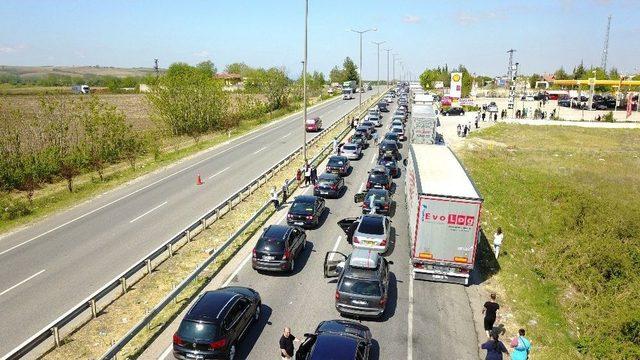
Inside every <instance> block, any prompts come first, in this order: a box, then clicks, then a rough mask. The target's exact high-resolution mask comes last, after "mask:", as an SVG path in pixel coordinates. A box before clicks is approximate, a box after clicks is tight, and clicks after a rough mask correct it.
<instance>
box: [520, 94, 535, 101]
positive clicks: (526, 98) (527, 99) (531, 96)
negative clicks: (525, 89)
mask: <svg viewBox="0 0 640 360" xmlns="http://www.w3.org/2000/svg"><path fill="white" fill-rule="evenodd" d="M520 100H522V101H534V100H535V99H534V98H533V95H523V96H522V97H521V98H520Z"/></svg>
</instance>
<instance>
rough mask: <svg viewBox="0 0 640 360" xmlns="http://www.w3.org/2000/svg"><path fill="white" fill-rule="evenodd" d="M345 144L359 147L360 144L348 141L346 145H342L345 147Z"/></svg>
mask: <svg viewBox="0 0 640 360" xmlns="http://www.w3.org/2000/svg"><path fill="white" fill-rule="evenodd" d="M345 146H355V147H358V144H356V143H352V142H348V143H345V144H344V145H342V147H343V148H344V147H345Z"/></svg>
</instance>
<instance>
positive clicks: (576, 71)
mask: <svg viewBox="0 0 640 360" xmlns="http://www.w3.org/2000/svg"><path fill="white" fill-rule="evenodd" d="M594 71H595V74H594ZM553 75H554V78H555V79H556V80H587V79H589V78H592V77H594V76H595V78H596V79H598V80H619V79H620V78H621V74H620V72H619V71H618V69H617V68H615V67H612V68H611V69H609V71H605V70H604V69H603V68H601V67H597V66H589V67H585V66H584V63H582V62H580V64H579V65H578V66H574V68H573V70H572V71H571V73H568V72H567V71H566V70H565V69H564V67H563V66H561V67H560V68H559V69H557V70H556V71H554V72H553ZM632 80H640V75H636V76H635V77H633V78H632ZM537 81H542V76H541V75H539V74H532V75H531V76H530V77H529V85H530V86H531V88H534V87H535V84H536V82H537ZM553 87H554V88H560V86H557V85H556V86H553ZM587 87H588V86H583V88H587ZM595 90H596V91H598V92H606V91H611V90H612V87H611V86H605V85H596V86H595Z"/></svg>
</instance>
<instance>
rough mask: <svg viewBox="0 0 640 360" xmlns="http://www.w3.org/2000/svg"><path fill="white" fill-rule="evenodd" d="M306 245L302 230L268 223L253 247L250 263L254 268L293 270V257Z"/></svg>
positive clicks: (305, 237)
mask: <svg viewBox="0 0 640 360" xmlns="http://www.w3.org/2000/svg"><path fill="white" fill-rule="evenodd" d="M306 246H307V235H306V234H305V232H304V230H302V229H300V228H297V227H292V226H286V225H269V227H267V228H266V229H265V230H264V231H263V232H262V235H261V236H260V238H259V239H258V242H257V243H256V246H255V247H254V248H253V257H252V261H251V265H252V267H253V269H255V270H267V271H294V270H295V258H296V257H298V256H299V255H300V253H301V252H302V251H303V250H304V248H305V247H306Z"/></svg>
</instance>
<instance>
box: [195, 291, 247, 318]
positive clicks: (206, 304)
mask: <svg viewBox="0 0 640 360" xmlns="http://www.w3.org/2000/svg"><path fill="white" fill-rule="evenodd" d="M240 297H242V296H241V295H240V294H238V293H236V292H234V291H231V289H218V290H213V291H207V292H205V293H204V294H203V295H202V296H201V297H200V299H199V300H198V301H197V302H196V303H195V304H194V305H193V307H192V308H191V309H190V310H189V312H188V313H187V314H186V315H185V317H184V319H185V320H197V321H206V322H217V321H218V320H220V319H221V318H223V317H224V315H226V311H228V310H229V308H230V306H229V305H230V304H231V303H233V302H234V300H235V299H236V298H240Z"/></svg>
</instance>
